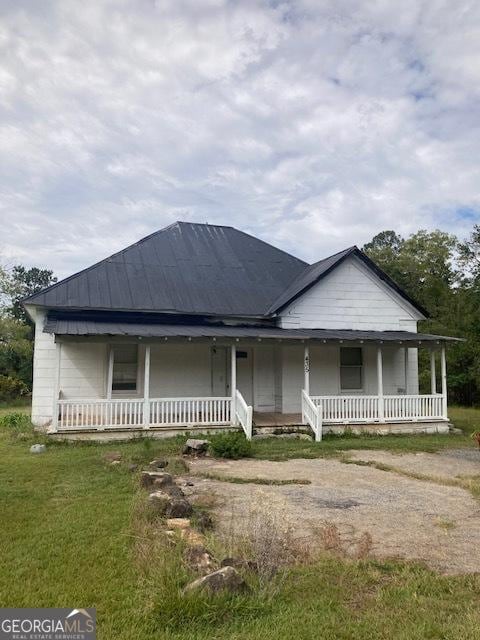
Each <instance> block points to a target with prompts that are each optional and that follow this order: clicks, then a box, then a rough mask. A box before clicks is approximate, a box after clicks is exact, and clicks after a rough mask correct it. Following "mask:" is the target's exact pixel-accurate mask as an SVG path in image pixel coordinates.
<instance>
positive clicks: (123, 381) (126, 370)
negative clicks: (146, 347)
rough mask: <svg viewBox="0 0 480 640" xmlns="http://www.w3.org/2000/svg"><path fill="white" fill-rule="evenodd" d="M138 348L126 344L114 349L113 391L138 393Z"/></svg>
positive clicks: (134, 345)
mask: <svg viewBox="0 0 480 640" xmlns="http://www.w3.org/2000/svg"><path fill="white" fill-rule="evenodd" d="M137 369H138V346H137V345H136V344H125V345H121V346H116V347H114V349H113V375H112V391H136V390H137Z"/></svg>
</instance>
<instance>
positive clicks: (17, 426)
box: [0, 412, 33, 440]
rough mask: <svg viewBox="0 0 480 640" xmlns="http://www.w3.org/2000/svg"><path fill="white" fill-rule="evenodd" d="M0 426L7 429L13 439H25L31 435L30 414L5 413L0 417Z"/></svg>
mask: <svg viewBox="0 0 480 640" xmlns="http://www.w3.org/2000/svg"><path fill="white" fill-rule="evenodd" d="M0 427H1V428H4V429H8V431H9V432H10V436H11V437H12V438H13V439H14V440H15V439H18V440H27V439H28V438H29V437H30V436H32V435H33V425H32V423H31V421H30V416H28V415H27V414H25V413H18V412H15V413H7V414H6V415H4V416H2V417H0Z"/></svg>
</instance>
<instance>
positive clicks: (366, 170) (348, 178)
mask: <svg viewBox="0 0 480 640" xmlns="http://www.w3.org/2000/svg"><path fill="white" fill-rule="evenodd" d="M479 94H480V2H478V1H475V0H471V1H467V0H455V2H452V0H445V1H439V0H426V1H422V0H402V1H401V2H399V1H398V0H377V1H375V0H365V1H363V2H362V1H361V0H360V1H359V0H351V1H349V0H331V1H328V0H292V1H290V2H289V1H283V2H275V1H271V2H267V1H263V2H261V1H255V0H238V1H233V0H230V1H228V0H190V1H182V0H170V1H166V0H112V1H109V0H58V1H54V0H41V1H40V0H31V2H27V1H24V0H0V113H1V116H0V154H1V156H2V157H1V158H0V222H1V226H0V264H1V263H3V264H6V263H8V264H13V263H16V262H20V263H24V264H28V265H34V264H35V265H38V266H43V267H50V268H52V269H53V270H54V271H55V272H56V273H57V275H59V276H65V275H68V274H70V273H72V272H74V271H77V270H78V269H80V268H82V267H85V266H88V265H89V264H92V263H93V262H95V261H97V260H99V259H101V258H104V257H106V256H107V255H109V254H111V253H113V252H115V251H117V250H119V249H121V248H123V247H125V246H126V245H128V244H131V243H132V242H134V241H136V240H138V239H139V238H141V237H143V236H145V235H147V234H149V233H151V232H152V231H155V230H157V229H159V228H161V227H163V226H165V225H167V224H170V223H171V222H173V221H175V220H190V221H199V222H206V221H208V222H210V223H212V224H229V225H233V226H236V227H238V228H240V229H243V230H245V231H248V232H250V233H253V234H255V235H258V236H260V237H261V238H262V239H264V240H267V241H270V242H272V243H273V244H275V245H277V246H280V247H282V248H283V249H286V250H288V251H290V252H292V253H294V254H296V255H298V256H300V257H302V258H304V259H306V260H310V261H315V260H318V259H320V258H321V257H324V256H325V255H328V254H331V253H334V252H335V251H338V250H339V249H342V248H343V247H345V246H348V245H351V244H358V245H362V244H363V243H364V242H366V241H368V240H369V239H370V238H371V237H372V236H373V235H374V234H375V233H377V232H379V231H381V230H382V229H388V228H394V229H396V230H397V231H399V232H401V233H403V234H408V233H409V232H411V231H415V230H417V229H419V228H429V229H431V228H436V227H439V228H442V229H445V230H449V231H453V232H455V233H457V234H459V235H460V236H462V235H465V234H466V233H467V232H468V230H469V228H471V226H472V225H473V224H474V223H475V222H476V221H479V217H480V216H479V214H480V195H479V192H480V135H479V134H480V100H479V98H480V95H479Z"/></svg>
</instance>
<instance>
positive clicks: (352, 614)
mask: <svg viewBox="0 0 480 640" xmlns="http://www.w3.org/2000/svg"><path fill="white" fill-rule="evenodd" d="M15 411H17V408H16V409H15ZM472 411H473V410H461V412H462V415H461V416H460V420H462V421H463V422H464V424H460V423H459V422H458V421H457V424H458V426H461V427H462V428H466V426H465V425H468V429H469V431H473V430H475V429H477V424H478V423H477V418H476V417H475V414H474V413H473V412H472ZM452 413H453V411H452ZM459 415H460V412H459ZM479 415H480V412H477V413H476V416H479ZM28 438H29V440H28V441H24V440H21V439H18V438H12V437H10V433H9V431H8V429H4V428H2V429H0V509H1V513H2V517H1V519H0V546H1V549H2V571H0V605H1V606H15V607H30V606H37V607H62V606H64V607H87V606H95V607H97V619H98V626H99V633H98V636H99V637H101V638H104V639H106V640H114V639H115V640H137V639H138V638H161V639H162V640H192V639H195V640H207V639H208V640H220V639H222V640H274V639H275V640H290V639H291V638H292V637H295V638H299V639H300V640H302V639H305V640H307V639H309V638H320V637H321V638H324V639H325V640H334V639H337V638H344V639H349V638H355V639H356V640H372V639H373V640H383V639H384V638H396V639H399V640H421V639H422V640H423V639H424V638H432V639H434V638H452V639H453V638H462V640H474V639H476V638H478V629H479V628H480V608H479V607H478V601H479V597H480V576H478V575H468V576H458V577H452V576H439V575H437V574H436V573H434V572H432V571H429V570H427V569H426V568H425V567H423V566H421V565H419V564H413V563H402V562H396V561H393V560H392V561H385V562H377V561H373V560H366V559H362V560H352V559H346V558H338V557H334V556H333V555H330V554H325V553H319V556H318V560H316V561H315V562H313V563H312V564H311V565H299V566H296V567H294V568H292V569H291V571H289V573H288V574H287V575H286V577H285V579H284V580H283V581H282V585H281V589H280V590H279V591H278V593H276V595H275V598H273V599H270V600H269V601H268V602H263V601H258V599H257V598H255V597H253V598H252V597H250V598H248V597H245V596H241V597H240V596H235V597H229V596H222V597H220V598H218V599H217V598H214V599H209V598H206V597H203V596H202V597H193V596H192V597H191V598H187V599H184V598H183V597H182V596H181V595H180V591H181V589H182V588H183V586H184V584H185V583H186V582H187V581H188V580H189V579H190V577H191V576H190V574H189V572H188V571H186V570H185V568H184V566H183V564H182V562H181V558H180V556H179V555H178V552H177V550H172V549H171V548H170V547H168V548H167V547H165V546H164V543H158V546H156V547H154V548H153V551H154V552H153V553H152V552H151V551H152V548H151V547H149V546H148V544H146V542H145V539H148V537H149V536H150V535H152V536H153V537H154V538H155V539H156V538H158V536H156V535H155V530H154V529H152V530H150V531H142V530H138V529H137V528H136V527H135V526H132V518H134V514H135V500H136V484H137V476H136V474H131V473H130V472H128V470H127V465H126V464H121V465H118V466H111V465H109V464H106V463H105V461H104V459H103V456H104V454H105V452H107V451H109V450H116V451H120V452H121V454H122V458H123V460H124V461H125V462H129V461H133V460H136V461H137V462H141V463H143V462H149V461H150V460H152V459H153V458H154V457H160V456H165V457H170V458H171V459H172V460H173V458H174V457H175V455H176V454H178V451H179V450H180V448H181V445H182V443H183V441H184V438H175V439H170V440H163V441H154V442H149V443H148V444H145V441H143V440H139V441H135V442H129V443H124V444H122V443H111V444H94V443H76V444H65V443H56V444H53V443H49V446H48V449H47V452H46V453H44V454H39V455H32V454H30V453H29V451H28V448H29V444H30V443H31V441H32V440H38V435H31V434H29V435H28ZM462 438H463V439H462ZM377 440H378V445H377V448H379V449H380V448H381V449H385V450H406V451H408V450H410V451H411V450H415V451H425V450H437V449H439V448H443V447H444V446H454V447H458V446H472V442H471V440H470V439H469V438H468V436H467V437H463V436H462V437H460V436H408V437H403V438H399V437H395V436H387V437H383V438H370V437H368V438H352V437H347V438H345V439H342V438H331V439H330V438H329V439H326V440H325V441H324V442H323V443H321V444H318V445H315V444H314V443H312V444H311V445H310V443H306V442H305V441H300V442H295V441H280V440H275V439H274V438H270V439H268V440H265V441H260V442H255V443H254V444H253V447H254V455H257V457H271V455H270V456H269V455H268V453H269V452H268V448H269V447H270V449H271V451H270V453H272V451H273V454H274V455H278V456H280V458H281V459H286V458H287V457H299V455H300V456H301V455H302V453H303V452H305V454H306V456H307V457H317V456H319V455H338V452H340V453H341V452H342V451H345V450H347V449H352V448H353V449H358V448H369V449H371V448H375V443H376V442H377ZM408 442H410V444H407V443H408ZM441 443H442V444H441ZM412 446H413V447H414V448H413V449H412V448H408V447H412ZM322 447H323V453H322ZM426 447H427V448H426ZM335 452H337V453H335ZM172 466H173V465H172ZM179 470H180V468H179ZM153 526H154V525H152V527H153ZM439 526H440V525H439ZM147 541H148V540H147ZM319 545H320V541H319ZM142 548H143V549H144V551H145V550H146V553H143V555H142ZM320 549H321V548H320V546H319V549H318V551H319V552H320ZM472 553H475V550H474V549H472ZM146 565H147V566H146Z"/></svg>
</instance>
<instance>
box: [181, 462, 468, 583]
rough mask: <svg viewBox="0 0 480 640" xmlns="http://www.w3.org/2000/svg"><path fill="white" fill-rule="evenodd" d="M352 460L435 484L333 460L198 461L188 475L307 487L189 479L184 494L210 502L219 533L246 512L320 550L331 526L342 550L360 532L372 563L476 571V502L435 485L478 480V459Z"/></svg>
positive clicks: (460, 491)
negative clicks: (397, 561)
mask: <svg viewBox="0 0 480 640" xmlns="http://www.w3.org/2000/svg"><path fill="white" fill-rule="evenodd" d="M348 454H349V455H351V457H352V458H353V459H355V460H357V461H358V460H365V461H378V462H381V463H383V464H389V465H391V466H395V467H396V468H399V469H403V470H404V471H407V472H408V471H417V472H420V473H422V474H425V475H432V476H434V477H435V478H436V479H437V481H424V480H416V479H413V478H409V477H405V476H403V475H401V474H398V473H395V472H392V471H382V470H378V469H375V468H373V467H369V466H359V465H357V464H345V463H342V462H340V461H339V460H336V459H321V458H319V459H315V460H306V459H295V460H289V461H286V462H272V461H266V460H247V459H245V460H237V461H219V460H213V459H208V458H207V459H198V460H194V461H192V462H191V464H190V469H191V473H192V475H194V474H201V473H210V474H215V475H218V476H225V477H239V478H244V479H249V478H265V479H269V480H272V479H276V480H293V479H297V480H299V479H304V480H309V481H310V482H311V484H306V485H295V484H291V485H282V486H277V485H258V484H253V483H247V484H238V483H233V482H224V481H220V480H212V479H200V478H198V477H191V478H190V479H191V480H192V481H193V486H192V487H188V488H187V490H188V493H190V494H191V495H192V497H195V496H202V495H212V494H214V495H215V496H216V498H217V506H216V507H215V508H216V512H217V518H218V521H219V526H220V528H222V527H230V526H231V521H232V513H233V516H234V518H235V519H237V520H238V519H242V518H247V517H249V514H251V510H252V504H257V505H264V506H267V505H268V507H269V508H270V509H273V510H275V511H276V512H278V514H279V516H280V517H281V518H282V520H283V521H284V522H286V523H289V524H290V525H291V527H292V528H293V530H294V531H295V533H296V535H298V536H299V537H305V536H308V537H309V538H311V544H313V545H318V546H319V548H321V546H322V545H323V542H322V537H321V535H320V533H319V531H320V530H321V528H322V527H325V526H326V525H335V526H336V527H337V528H338V531H339V533H340V535H341V539H342V544H343V545H344V546H345V548H346V549H347V550H348V549H349V548H352V549H353V548H354V546H355V541H357V540H358V539H359V538H360V536H361V535H362V534H363V533H364V532H368V533H369V534H370V536H371V538H372V541H373V546H372V554H373V555H374V556H376V557H392V556H394V557H401V558H406V559H415V560H422V561H425V562H426V563H427V564H428V565H429V566H430V567H432V568H434V569H437V570H439V571H441V572H444V573H468V572H478V571H480V502H478V501H477V500H476V499H475V498H474V497H473V496H472V495H471V494H470V492H469V491H467V490H465V489H462V488H459V487H455V486H444V485H442V484H441V483H440V482H441V477H445V478H452V477H456V476H461V477H465V476H474V475H478V473H477V472H478V469H480V462H479V464H477V462H476V460H477V458H476V457H475V456H478V452H477V451H474V453H473V455H472V452H471V453H469V455H467V456H462V455H459V454H458V452H457V453H455V452H451V453H449V452H443V453H442V454H441V455H438V454H425V453H422V454H406V455H395V454H391V453H388V452H384V451H365V452H363V451H352V452H348Z"/></svg>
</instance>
